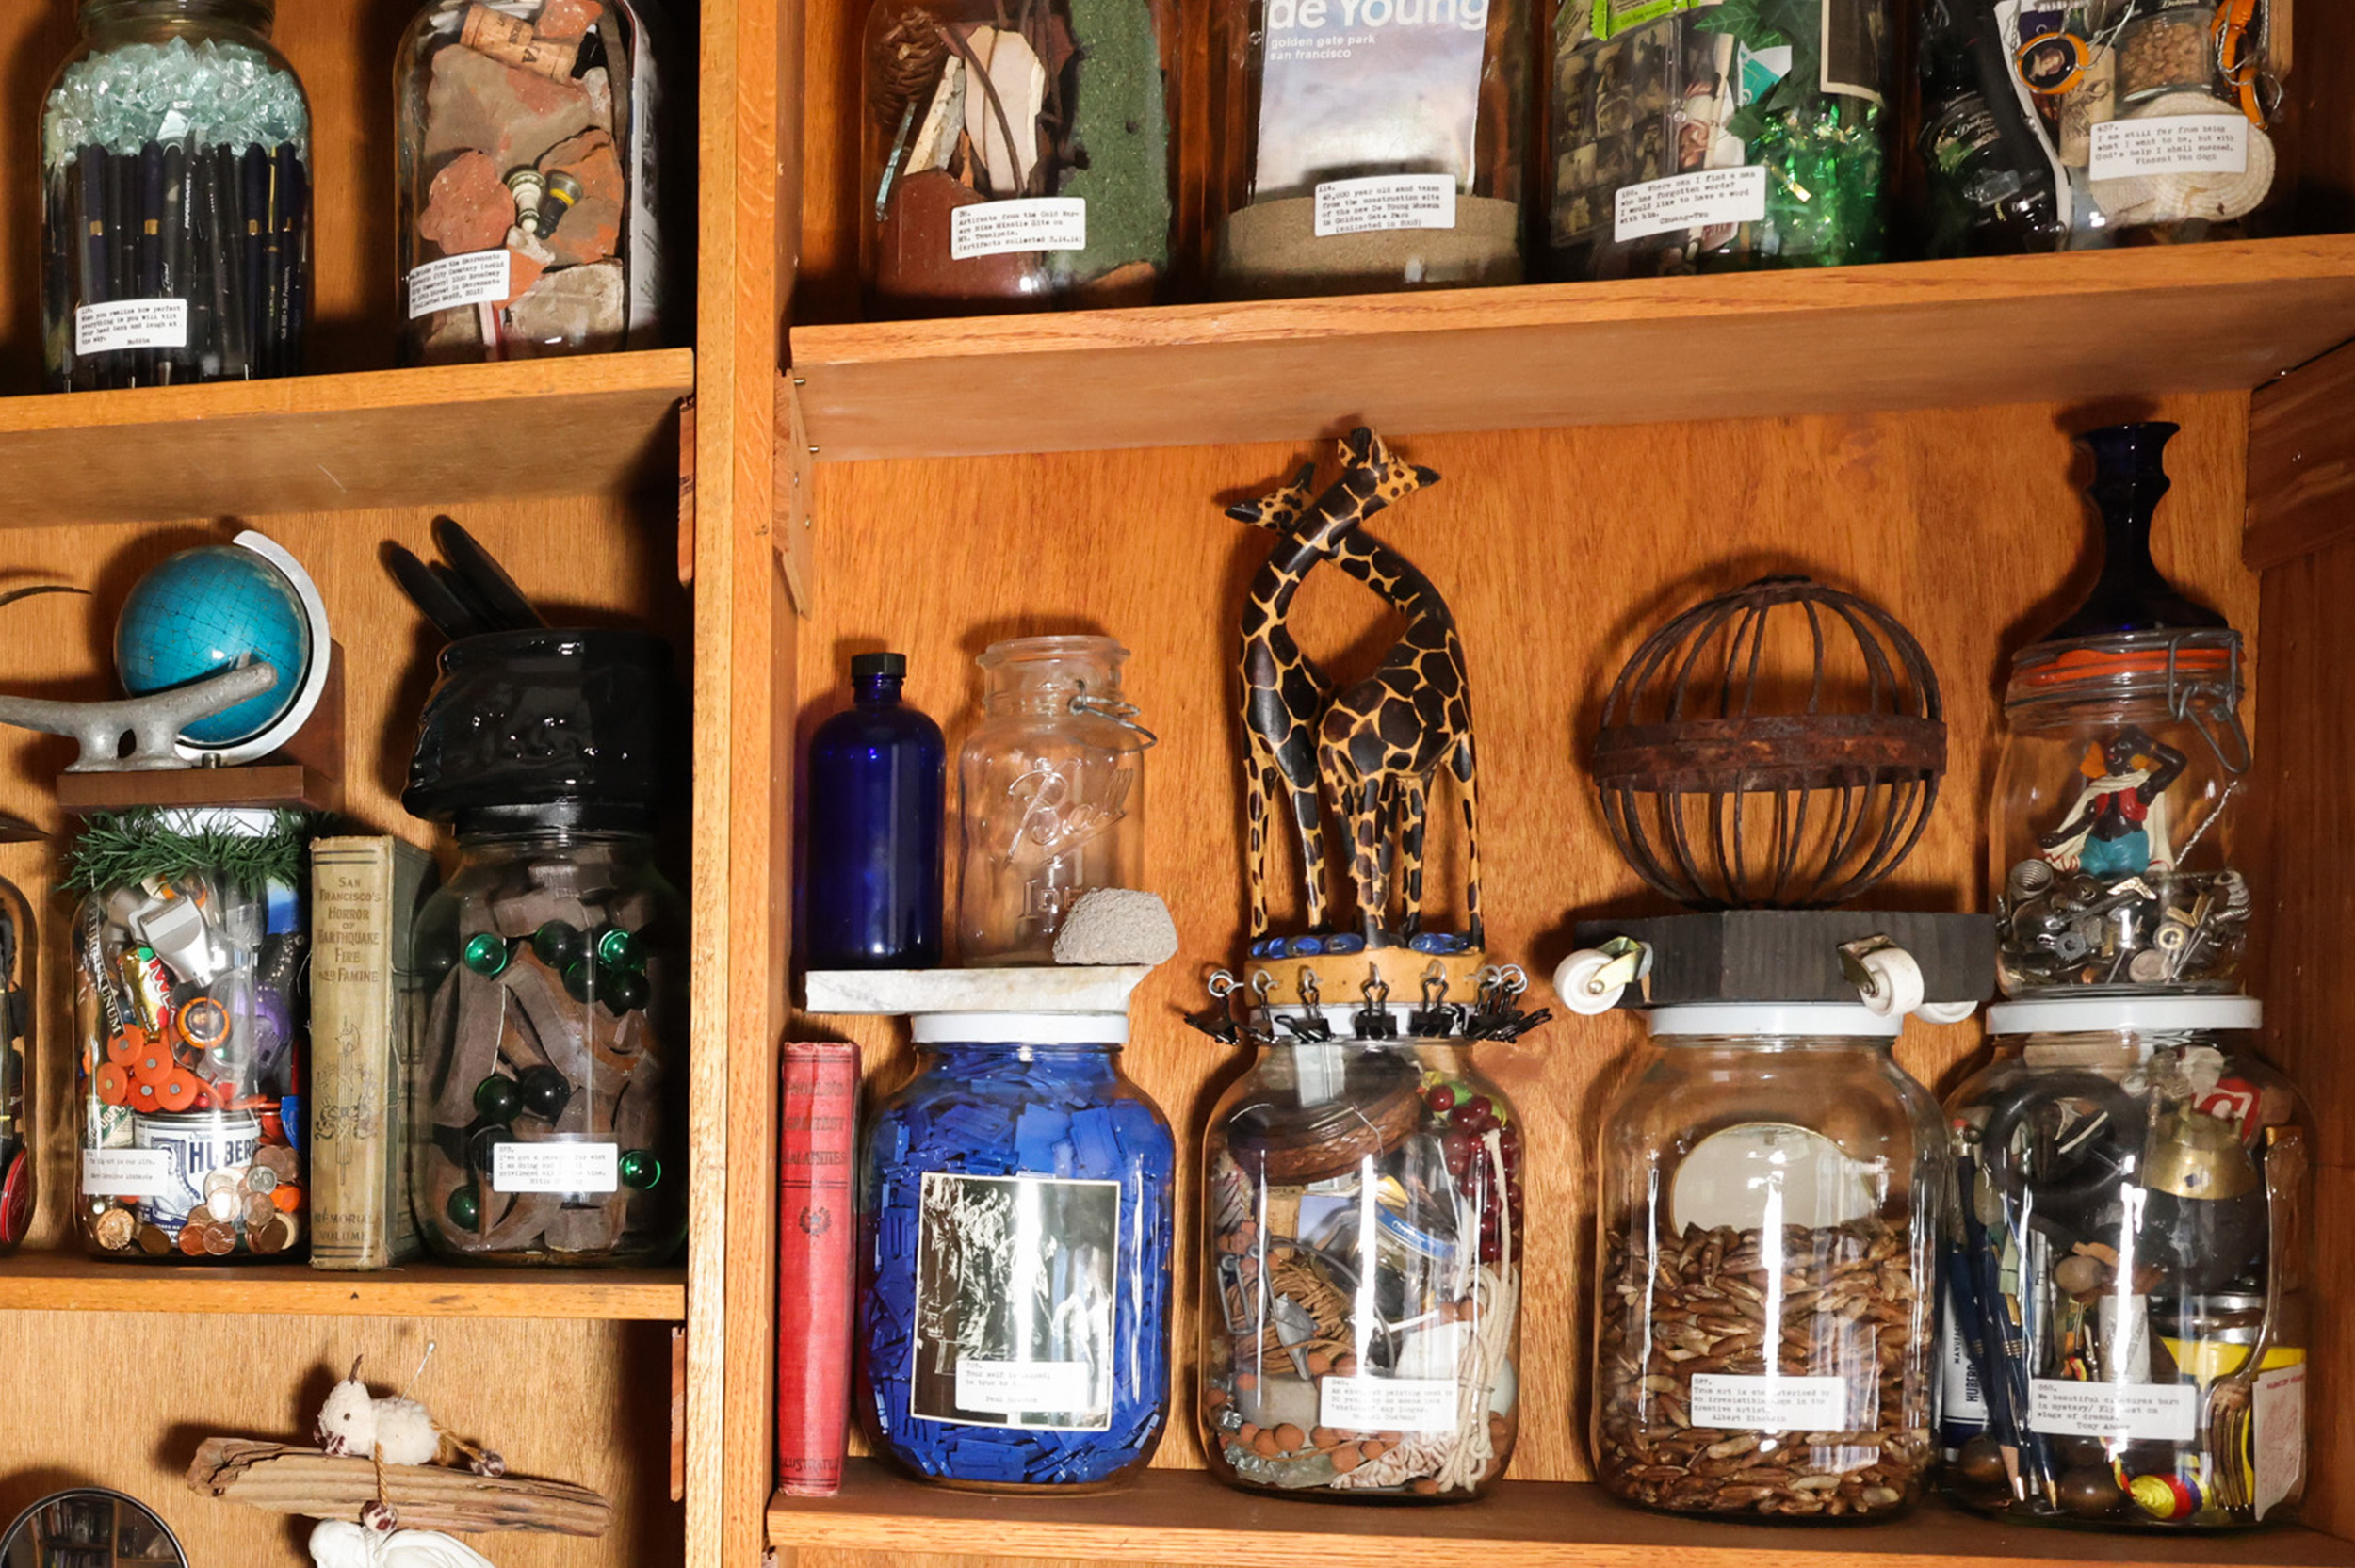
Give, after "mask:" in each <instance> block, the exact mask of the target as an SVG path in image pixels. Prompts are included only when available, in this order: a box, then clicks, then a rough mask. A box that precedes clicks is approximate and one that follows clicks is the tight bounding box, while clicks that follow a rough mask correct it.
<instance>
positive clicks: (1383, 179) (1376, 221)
mask: <svg viewBox="0 0 2355 1568" xmlns="http://www.w3.org/2000/svg"><path fill="white" fill-rule="evenodd" d="M1454 227H1455V180H1454V176H1453V175H1449V174H1377V175H1373V176H1372V177H1371V178H1368V179H1363V180H1327V181H1325V182H1324V184H1322V185H1320V186H1317V238H1319V239H1331V238H1332V237H1333V236H1334V235H1336V234H1378V233H1382V232H1384V231H1387V230H1392V229H1453V228H1454Z"/></svg>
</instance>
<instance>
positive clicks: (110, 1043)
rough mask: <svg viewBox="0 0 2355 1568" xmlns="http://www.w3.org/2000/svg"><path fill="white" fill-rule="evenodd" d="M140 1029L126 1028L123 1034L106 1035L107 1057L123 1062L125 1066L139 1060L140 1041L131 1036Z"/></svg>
mask: <svg viewBox="0 0 2355 1568" xmlns="http://www.w3.org/2000/svg"><path fill="white" fill-rule="evenodd" d="M137 1032H138V1031H137V1030H126V1031H124V1032H123V1033H122V1034H110V1035H108V1036H107V1037H106V1059H107V1060H108V1061H114V1062H121V1063H122V1065H123V1066H125V1067H128V1066H130V1065H131V1063H133V1062H134V1061H137V1060H138V1055H139V1047H138V1042H137V1041H134V1040H133V1039H132V1038H131V1036H132V1035H133V1034H135V1033H137Z"/></svg>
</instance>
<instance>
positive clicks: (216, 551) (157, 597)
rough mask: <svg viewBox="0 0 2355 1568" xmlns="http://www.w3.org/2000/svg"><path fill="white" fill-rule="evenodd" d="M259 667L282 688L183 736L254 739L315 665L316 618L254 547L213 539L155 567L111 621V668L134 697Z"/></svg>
mask: <svg viewBox="0 0 2355 1568" xmlns="http://www.w3.org/2000/svg"><path fill="white" fill-rule="evenodd" d="M254 663H263V664H268V666H269V667H270V668H271V669H273V670H275V671H278V684H277V685H276V686H275V687H271V688H270V689H269V690H268V691H265V692H263V693H262V694H261V695H260V696H259V697H252V698H248V699H247V700H246V701H245V702H242V703H238V704H237V705H236V706H235V707H233V708H229V709H226V710H224V711H222V712H220V713H217V714H214V715H213V716H212V717H211V718H209V719H199V720H197V722H195V723H193V724H190V725H189V726H187V728H186V729H184V730H182V731H181V732H180V736H181V738H182V739H184V740H187V741H189V742H191V743H193V744H195V745H199V746H231V745H235V743H236V742H238V741H240V740H250V739H252V737H253V736H257V735H260V734H261V733H262V732H263V731H264V730H267V729H268V728H269V727H270V725H271V724H273V723H275V722H277V720H278V718H279V716H280V715H281V714H283V713H284V712H285V711H286V710H287V708H289V707H291V706H292V705H293V703H294V700H295V695H296V693H297V692H299V691H300V690H301V688H302V676H303V672H304V671H306V670H308V669H309V668H310V664H311V623H310V621H309V619H308V618H307V617H306V616H304V614H303V613H302V601H301V599H300V597H299V596H297V594H296V593H295V589H294V584H292V583H290V582H288V581H287V580H286V574H284V573H283V572H281V571H279V570H278V568H277V567H275V566H272V565H271V564H270V563H269V562H268V560H265V559H264V558H262V557H260V556H258V555H256V554H254V552H252V551H251V550H245V549H240V548H238V547H237V546H235V545H234V544H207V545H203V546H202V547H200V548H198V549H194V550H183V551H181V552H180V553H179V554H178V555H175V556H168V557H166V558H164V559H163V560H161V561H159V562H157V563H156V565H155V567H154V570H152V571H150V572H149V573H148V574H147V575H145V576H144V577H141V578H140V579H139V580H138V584H137V585H135V586H134V587H133V588H132V590H131V597H130V598H129V599H127V600H126V601H124V603H123V606H122V619H121V620H119V621H117V622H115V664H116V666H117V667H118V668H119V669H120V670H121V671H122V686H123V689H124V690H126V691H128V692H130V694H131V695H132V696H134V697H144V696H146V695H147V694H148V693H150V692H154V691H166V690H169V689H171V687H178V686H186V685H187V684H188V683H189V682H190V681H199V680H203V678H204V677H205V676H207V675H218V674H219V673H220V672H221V671H225V670H235V669H236V668H237V667H238V666H240V665H244V664H254Z"/></svg>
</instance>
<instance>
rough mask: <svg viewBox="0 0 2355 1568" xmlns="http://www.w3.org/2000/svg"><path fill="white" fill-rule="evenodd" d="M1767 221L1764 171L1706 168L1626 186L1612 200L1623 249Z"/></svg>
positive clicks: (1617, 236)
mask: <svg viewBox="0 0 2355 1568" xmlns="http://www.w3.org/2000/svg"><path fill="white" fill-rule="evenodd" d="M1765 216H1766V170H1764V169H1762V168H1760V167H1758V166H1755V165H1753V166H1750V167H1748V168H1745V169H1703V170H1697V171H1696V172H1694V173H1691V174H1671V175H1669V176H1668V177H1667V178H1666V179H1665V180H1647V181H1645V182H1644V183H1643V184H1642V185H1639V186H1621V187H1620V188H1619V193H1618V195H1617V196H1616V198H1614V199H1613V203H1612V226H1611V234H1612V237H1613V238H1614V239H1616V240H1617V241H1618V242H1619V243H1621V244H1623V245H1624V244H1626V243H1627V242H1628V241H1629V240H1634V239H1649V238H1650V237H1651V236H1652V235H1654V234H1674V233H1675V232H1676V231H1677V230H1679V229H1713V228H1716V227H1718V226H1719V225H1721V224H1727V223H1755V222H1757V221H1758V220H1759V219H1761V218H1764V217H1765Z"/></svg>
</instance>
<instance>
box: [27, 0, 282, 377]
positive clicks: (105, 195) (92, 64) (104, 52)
mask: <svg viewBox="0 0 2355 1568" xmlns="http://www.w3.org/2000/svg"><path fill="white" fill-rule="evenodd" d="M276 10H277V6H276V0H82V4H81V8H80V12H79V22H80V26H81V33H82V41H81V45H80V47H79V48H77V49H76V50H75V51H74V52H73V55H72V56H70V57H68V58H67V60H66V62H65V64H64V65H63V66H62V67H60V68H59V70H58V72H57V75H56V76H55V77H54V78H53V79H52V80H51V82H50V85H49V92H48V96H47V98H46V99H45V100H44V102H43V104H42V107H41V188H42V202H41V257H42V264H43V266H42V272H43V284H42V297H41V331H42V334H43V338H44V341H45V344H46V356H47V362H48V367H49V383H50V386H51V388H52V389H53V390H55V391H58V392H83V391H89V390H93V389H98V388H110V387H129V386H163V385H169V384H171V383H174V382H187V381H235V380H255V379H257V378H260V377H265V376H291V375H295V374H297V373H299V372H300V370H301V369H302V344H303V336H304V332H305V330H306V328H307V325H308V323H309V319H310V315H311V224H312V205H313V203H312V197H311V108H310V104H309V101H308V100H307V99H305V98H304V96H303V93H302V84H301V83H300V81H298V80H297V79H296V78H295V73H294V71H293V68H292V67H290V66H288V65H287V63H286V60H285V57H284V56H282V55H280V54H279V53H278V51H277V49H276V48H275V47H274V46H272V44H271V43H270V38H269V34H270V24H271V22H272V20H273V19H274V17H275V14H276Z"/></svg>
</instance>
